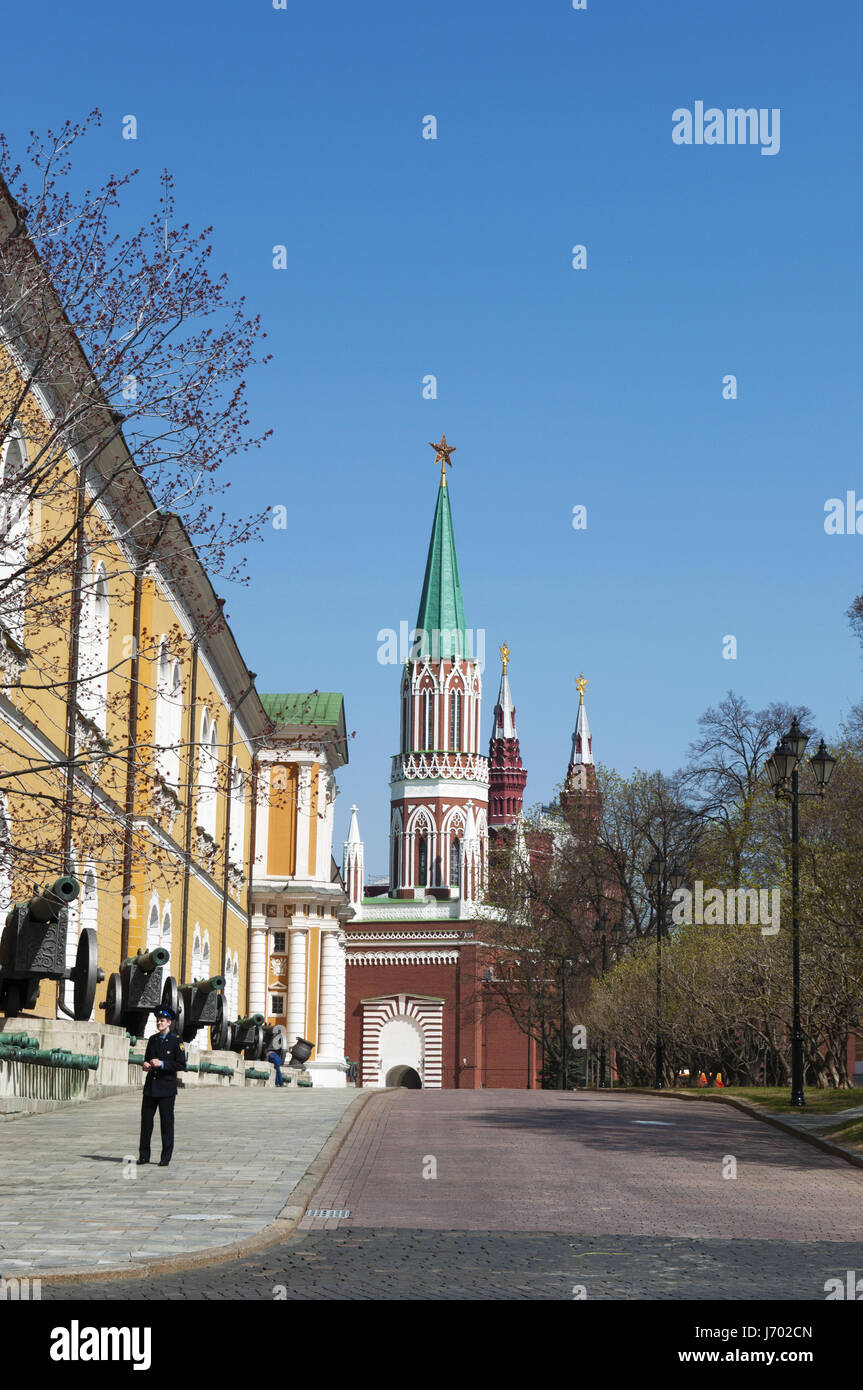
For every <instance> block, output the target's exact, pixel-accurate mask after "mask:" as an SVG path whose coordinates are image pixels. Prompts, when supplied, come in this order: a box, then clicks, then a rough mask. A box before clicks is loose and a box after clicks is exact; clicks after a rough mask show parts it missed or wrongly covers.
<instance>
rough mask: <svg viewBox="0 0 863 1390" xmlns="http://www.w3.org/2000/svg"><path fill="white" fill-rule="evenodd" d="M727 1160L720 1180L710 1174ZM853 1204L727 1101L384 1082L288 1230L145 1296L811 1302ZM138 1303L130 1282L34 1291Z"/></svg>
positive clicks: (848, 1183)
mask: <svg viewBox="0 0 863 1390" xmlns="http://www.w3.org/2000/svg"><path fill="white" fill-rule="evenodd" d="M731 1160H733V1161H734V1162H733V1163H732V1162H731ZM734 1164H736V1173H737V1176H736V1177H731V1176H727V1177H724V1176H723V1173H727V1174H730V1173H731V1172H732V1171H734ZM433 1174H436V1175H435V1176H433ZM424 1175H425V1176H424ZM861 1197H863V1171H861V1170H859V1169H856V1168H853V1167H851V1166H849V1165H847V1164H845V1163H843V1162H842V1161H841V1160H839V1159H835V1158H832V1157H830V1156H829V1155H827V1154H824V1153H821V1152H820V1151H819V1150H817V1149H814V1148H812V1147H810V1146H809V1145H808V1144H805V1143H804V1142H803V1141H801V1140H799V1139H797V1138H796V1137H795V1136H793V1135H786V1134H783V1133H782V1132H780V1131H778V1130H775V1129H773V1128H772V1127H770V1126H768V1125H765V1124H763V1123H761V1122H760V1121H759V1120H757V1119H754V1118H750V1117H749V1116H748V1115H745V1114H743V1113H742V1112H741V1111H738V1110H734V1109H733V1108H732V1107H730V1106H716V1107H713V1106H710V1107H708V1106H704V1107H701V1106H694V1105H693V1106H683V1105H682V1104H681V1103H680V1102H675V1101H673V1100H663V1099H657V1098H654V1097H649V1096H631V1095H630V1096H627V1095H623V1094H620V1095H613V1094H610V1095H607V1096H604V1095H596V1094H584V1093H582V1094H575V1095H566V1096H564V1095H558V1094H555V1093H552V1092H544V1093H543V1092H515V1091H509V1092H507V1091H480V1092H466V1091H462V1092H459V1091H438V1092H434V1091H398V1092H387V1093H385V1094H382V1095H380V1096H377V1097H375V1098H374V1100H373V1101H372V1102H371V1103H370V1104H369V1105H367V1106H366V1107H365V1109H363V1110H362V1111H361V1112H360V1114H359V1117H358V1119H357V1121H356V1122H355V1124H354V1125H353V1127H352V1129H351V1131H350V1133H349V1135H348V1137H347V1139H346V1141H345V1143H344V1144H343V1146H342V1148H341V1150H340V1152H339V1154H338V1157H337V1158H336V1160H335V1162H334V1164H333V1165H332V1167H331V1168H330V1170H329V1173H328V1174H327V1176H326V1178H325V1179H324V1180H323V1182H322V1184H321V1186H320V1188H319V1189H318V1191H317V1192H316V1194H315V1196H314V1199H313V1202H312V1204H311V1206H310V1210H309V1212H308V1213H307V1215H306V1217H305V1218H304V1220H303V1222H302V1225H301V1227H300V1229H299V1230H298V1231H297V1233H296V1235H294V1236H293V1237H292V1239H291V1240H289V1241H287V1242H285V1243H284V1244H283V1245H279V1246H275V1247H272V1248H271V1249H269V1250H266V1251H262V1252H261V1253H259V1254H257V1255H255V1256H253V1257H249V1258H248V1259H244V1260H241V1261H235V1262H233V1263H231V1264H230V1265H222V1266H218V1267H213V1268H209V1269H202V1270H200V1271H190V1272H188V1273H185V1274H177V1275H169V1276H165V1277H163V1278H160V1280H159V1290H160V1297H162V1298H169V1299H171V1298H174V1299H179V1298H187V1299H235V1298H241V1299H255V1300H258V1299H265V1300H271V1299H282V1298H287V1299H300V1300H301V1299H373V1300H374V1299H382V1300H386V1299H572V1298H574V1297H576V1296H578V1295H579V1294H580V1291H581V1289H582V1288H583V1290H584V1296H585V1297H586V1298H588V1299H666V1298H667V1299H730V1298H743V1299H769V1300H786V1299H807V1300H823V1299H824V1297H825V1290H824V1284H825V1281H826V1280H827V1279H828V1278H835V1277H839V1278H841V1279H843V1280H844V1278H845V1275H846V1271H848V1270H857V1271H860V1272H861V1273H863V1203H861ZM318 1210H324V1211H329V1210H340V1211H344V1210H347V1211H349V1213H350V1214H349V1215H348V1216H342V1217H327V1216H325V1217H320V1218H318V1217H315V1216H314V1215H312V1212H314V1211H318ZM120 1288H122V1292H120ZM574 1290H575V1292H574ZM145 1296H147V1289H146V1286H141V1285H139V1284H124V1285H122V1286H119V1287H118V1285H117V1284H113V1285H111V1284H103V1285H99V1284H96V1283H89V1282H88V1283H84V1284H76V1285H74V1286H49V1287H48V1288H46V1289H45V1290H44V1291H43V1298H45V1297H47V1298H50V1299H60V1298H63V1299H65V1298H73V1297H78V1298H108V1299H116V1298H118V1297H122V1298H130V1299H133V1300H134V1299H138V1298H141V1297H145Z"/></svg>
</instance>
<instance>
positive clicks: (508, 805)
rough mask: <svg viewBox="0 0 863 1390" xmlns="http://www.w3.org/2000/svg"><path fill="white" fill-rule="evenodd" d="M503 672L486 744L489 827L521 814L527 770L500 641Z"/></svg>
mask: <svg viewBox="0 0 863 1390" xmlns="http://www.w3.org/2000/svg"><path fill="white" fill-rule="evenodd" d="M500 658H501V662H502V666H503V669H502V671H501V676H500V690H499V692H498V697H497V704H496V705H495V707H494V723H493V725H492V733H491V739H490V741H489V745H488V823H489V826H490V827H491V826H496V827H499V826H502V825H511V824H512V823H513V822H514V821H515V820H516V818H517V817H518V816H519V815H520V814H521V808H522V800H523V797H524V788H525V783H526V782H527V770H526V769H525V768H524V767H522V762H521V752H520V750H519V746H518V734H517V732H516V727H515V706H514V705H513V703H512V694H511V692H510V688H509V677H508V675H507V666H508V665H509V658H510V649H509V647H508V646H507V645H506V643H505V642H504V644H503V646H502V647H501V648H500Z"/></svg>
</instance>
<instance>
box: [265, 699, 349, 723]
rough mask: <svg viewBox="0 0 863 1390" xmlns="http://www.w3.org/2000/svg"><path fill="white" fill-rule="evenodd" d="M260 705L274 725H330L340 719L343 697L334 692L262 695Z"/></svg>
mask: <svg viewBox="0 0 863 1390" xmlns="http://www.w3.org/2000/svg"><path fill="white" fill-rule="evenodd" d="M260 698H261V704H262V705H263V707H264V710H265V711H266V713H267V715H268V716H269V718H270V719H272V721H273V723H274V724H331V725H336V724H338V723H339V722H340V720H341V718H342V707H343V705H344V698H345V697H344V696H343V695H340V694H339V693H338V692H337V691H334V690H313V691H312V692H311V694H299V695H297V694H288V695H262V696H261V697H260Z"/></svg>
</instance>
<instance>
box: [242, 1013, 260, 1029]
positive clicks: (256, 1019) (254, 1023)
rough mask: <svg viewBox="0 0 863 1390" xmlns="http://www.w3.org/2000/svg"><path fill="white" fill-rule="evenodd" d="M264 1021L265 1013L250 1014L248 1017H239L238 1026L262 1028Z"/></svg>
mask: <svg viewBox="0 0 863 1390" xmlns="http://www.w3.org/2000/svg"><path fill="white" fill-rule="evenodd" d="M263 1023H264V1015H263V1014H249V1017H248V1018H238V1019H237V1027H238V1028H261V1027H263Z"/></svg>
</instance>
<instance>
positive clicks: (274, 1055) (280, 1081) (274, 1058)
mask: <svg viewBox="0 0 863 1390" xmlns="http://www.w3.org/2000/svg"><path fill="white" fill-rule="evenodd" d="M267 1061H268V1062H272V1064H273V1066H274V1067H275V1069H276V1085H277V1086H284V1084H285V1081H284V1077H283V1076H282V1059H281V1057H280V1056H279V1054H278V1052H268V1053H267Z"/></svg>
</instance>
